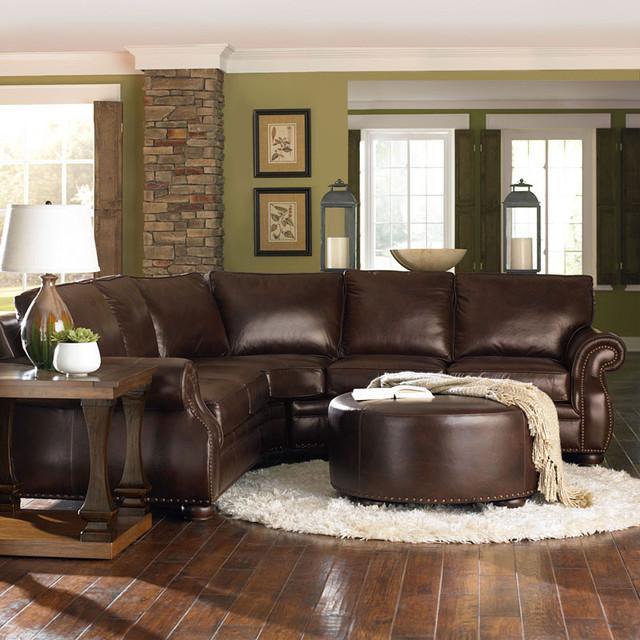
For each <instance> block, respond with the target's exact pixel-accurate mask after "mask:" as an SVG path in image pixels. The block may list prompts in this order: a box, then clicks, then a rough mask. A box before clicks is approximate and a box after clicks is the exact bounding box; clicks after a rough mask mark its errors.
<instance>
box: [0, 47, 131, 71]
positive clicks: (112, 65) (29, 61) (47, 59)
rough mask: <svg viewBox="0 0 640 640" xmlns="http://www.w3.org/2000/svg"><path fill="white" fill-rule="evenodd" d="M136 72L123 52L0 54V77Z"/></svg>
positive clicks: (129, 57)
mask: <svg viewBox="0 0 640 640" xmlns="http://www.w3.org/2000/svg"><path fill="white" fill-rule="evenodd" d="M134 73H136V70H135V67H134V66H133V57H132V56H131V54H130V53H127V52H126V51H117V52H113V51H79V52H53V53H45V52H42V53H40V52H37V53H0V76H83V75H90V76H99V75H116V76H117V75H130V74H134Z"/></svg>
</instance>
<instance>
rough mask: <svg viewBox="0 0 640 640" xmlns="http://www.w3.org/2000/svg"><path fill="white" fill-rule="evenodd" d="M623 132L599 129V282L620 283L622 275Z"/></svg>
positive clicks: (597, 141)
mask: <svg viewBox="0 0 640 640" xmlns="http://www.w3.org/2000/svg"><path fill="white" fill-rule="evenodd" d="M619 137H620V133H619V130H617V129H598V130H597V131H596V209H597V265H598V267H597V271H598V284H617V283H618V282H619V276H620V269H619V263H620V253H619V245H620V243H619V240H618V238H619V237H620V225H619V224H618V218H619V211H620V140H619Z"/></svg>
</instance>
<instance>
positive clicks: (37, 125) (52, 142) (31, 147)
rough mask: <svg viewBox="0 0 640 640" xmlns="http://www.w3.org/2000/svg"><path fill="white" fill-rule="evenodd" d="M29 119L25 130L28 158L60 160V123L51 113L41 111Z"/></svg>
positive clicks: (54, 112) (55, 114)
mask: <svg viewBox="0 0 640 640" xmlns="http://www.w3.org/2000/svg"><path fill="white" fill-rule="evenodd" d="M37 112H38V116H37V117H34V118H32V119H30V121H29V126H28V131H27V157H28V158H29V160H60V159H61V158H62V134H63V131H62V123H61V122H60V120H59V118H57V117H56V116H57V113H56V110H54V111H53V113H43V112H42V111H41V110H40V109H37Z"/></svg>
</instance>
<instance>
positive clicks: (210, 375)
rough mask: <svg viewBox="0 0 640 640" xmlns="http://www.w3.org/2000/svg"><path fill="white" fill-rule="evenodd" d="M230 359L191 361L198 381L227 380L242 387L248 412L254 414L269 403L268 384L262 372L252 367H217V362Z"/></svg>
mask: <svg viewBox="0 0 640 640" xmlns="http://www.w3.org/2000/svg"><path fill="white" fill-rule="evenodd" d="M229 359H230V358H215V359H214V358H199V359H196V360H194V361H193V363H194V364H195V367H196V369H197V371H198V379H199V380H200V381H201V383H202V381H203V380H228V381H230V382H233V383H234V384H236V385H239V386H241V387H244V389H245V390H246V393H247V396H248V398H249V412H250V413H256V412H257V411H259V410H260V409H261V408H262V407H264V406H265V405H266V404H267V403H268V402H269V384H268V382H267V377H266V376H265V374H264V372H263V371H261V370H260V369H258V368H257V367H254V366H246V365H244V366H243V365H242V363H240V364H238V365H236V366H224V365H222V366H219V361H227V360H229Z"/></svg>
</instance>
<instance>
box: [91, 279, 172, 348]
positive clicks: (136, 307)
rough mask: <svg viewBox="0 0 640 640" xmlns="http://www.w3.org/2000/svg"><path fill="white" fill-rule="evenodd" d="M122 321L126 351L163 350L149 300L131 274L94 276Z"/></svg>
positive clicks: (114, 312) (120, 322) (119, 321)
mask: <svg viewBox="0 0 640 640" xmlns="http://www.w3.org/2000/svg"><path fill="white" fill-rule="evenodd" d="M94 282H95V285H96V287H98V289H99V290H100V291H101V293H102V295H103V296H104V297H105V299H106V301H107V303H108V304H109V307H110V308H111V311H112V312H113V315H114V316H115V317H116V320H117V321H118V325H119V326H120V331H121V333H122V337H123V339H124V347H125V351H126V355H128V356H135V357H140V358H154V357H156V356H158V355H160V354H159V352H158V341H157V339H156V332H155V329H154V327H153V321H152V320H151V315H150V314H149V309H148V307H147V303H146V301H145V299H144V297H143V296H142V294H141V293H140V291H139V289H138V287H136V285H135V284H133V280H132V279H131V278H130V277H128V276H116V277H114V278H100V279H98V280H94Z"/></svg>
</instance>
